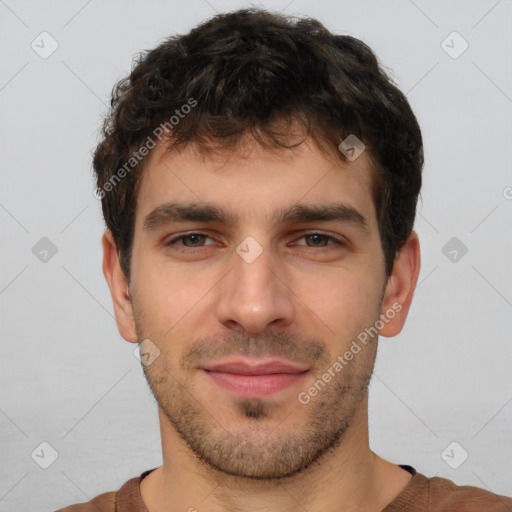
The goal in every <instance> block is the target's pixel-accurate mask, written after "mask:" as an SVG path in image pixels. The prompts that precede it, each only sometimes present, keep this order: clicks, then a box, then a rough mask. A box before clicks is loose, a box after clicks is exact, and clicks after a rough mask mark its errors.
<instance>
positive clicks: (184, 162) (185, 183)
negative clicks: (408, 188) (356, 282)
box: [137, 140, 376, 228]
mask: <svg viewBox="0 0 512 512" xmlns="http://www.w3.org/2000/svg"><path fill="white" fill-rule="evenodd" d="M373 172H374V171H373V169H372V165H371V160H370V158H369V157H368V156H367V155H366V154H365V153H362V154H361V155H360V156H359V157H358V158H357V159H356V160H354V161H352V162H348V161H347V162H344V161H342V160H341V159H339V158H336V157H335V156H331V155H327V154H325V153H324V152H322V151H321V150H320V149H319V148H318V147H317V146H316V145H315V144H314V143H312V142H311V141H310V140H309V141H306V142H304V143H303V144H301V145H300V146H299V147H296V148H293V149H281V148H279V149H274V148H272V149H268V148H264V147H262V146H261V145H259V144H258V143H256V142H251V141H249V142H245V143H244V144H243V145H240V146H238V147H237V148H236V149H234V150H233V149H232V150H222V151H214V152H206V153H205V152H202V151H201V150H200V148H198V146H197V145H195V144H193V143H190V144H188V145H187V146H185V147H183V148H180V149H179V150H176V149H174V150H166V148H165V147H164V146H163V145H162V144H161V145H159V146H157V147H156V148H155V149H154V150H153V152H152V154H151V155H149V158H148V160H147V161H146V163H145V168H144V170H143V171H142V173H143V174H142V177H141V181H140V186H139V191H138V198H137V219H138V220H140V219H141V218H143V217H145V216H146V215H147V214H148V213H150V212H151V211H152V210H153V209H154V208H156V207H158V206H160V205H164V204H166V203H169V202H178V201H186V202H188V203H190V202H193V203H196V204H201V203H204V204H209V205H215V206H218V207H219V208H223V209H224V210H225V211H226V212H228V211H229V214H230V215H229V216H230V218H231V220H233V219H234V220H235V221H236V220H237V219H238V216H240V217H243V216H246V217H247V218H248V219H251V220H256V219H259V221H261V222H265V223H271V222H273V221H275V219H276V218H279V214H282V213H283V211H284V210H287V209H289V208H290V207H292V206H293V205H297V204H303V203H307V204H316V205H321V204H325V203H329V204H339V203H343V204H345V205H347V206H348V207H352V208H353V209H355V210H358V211H360V212H364V216H365V217H367V218H368V223H369V227H370V228H373V224H375V221H376V218H375V209H374V205H373V200H372V193H371V185H372V179H373V176H372V175H373ZM281 217H282V215H281Z"/></svg>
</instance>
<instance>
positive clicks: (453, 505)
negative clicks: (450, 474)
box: [428, 477, 512, 512]
mask: <svg viewBox="0 0 512 512" xmlns="http://www.w3.org/2000/svg"><path fill="white" fill-rule="evenodd" d="M428 480H429V511H430V510H431V511H432V512H445V511H446V512H452V511H457V512H483V511H485V512H512V498H511V497H508V496H502V495H499V494H494V493H492V492H490V491H487V490H485V489H481V488H479V487H473V486H469V485H457V484H455V483H454V482H452V481H451V480H448V479H446V478H439V477H433V478H429V479H428Z"/></svg>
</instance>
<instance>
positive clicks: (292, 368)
mask: <svg viewBox="0 0 512 512" xmlns="http://www.w3.org/2000/svg"><path fill="white" fill-rule="evenodd" d="M204 369H205V370H207V371H212V372H223V373H233V374H236V375H271V374H273V373H302V372H304V371H306V370H307V367H304V366H302V367H301V366H296V365H293V364H291V363H287V362H284V361H278V360H273V361H267V362H249V361H248V360H244V361H227V362H223V363H218V364H213V365H209V366H205V367H204Z"/></svg>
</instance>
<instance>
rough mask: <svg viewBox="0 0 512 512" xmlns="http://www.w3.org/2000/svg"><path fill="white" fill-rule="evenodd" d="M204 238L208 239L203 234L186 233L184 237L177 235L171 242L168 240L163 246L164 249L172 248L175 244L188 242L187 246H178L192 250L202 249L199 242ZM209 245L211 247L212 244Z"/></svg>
mask: <svg viewBox="0 0 512 512" xmlns="http://www.w3.org/2000/svg"><path fill="white" fill-rule="evenodd" d="M205 238H210V237H209V236H208V235H206V234H204V233H196V232H194V233H186V234H184V235H179V236H177V237H175V238H172V239H171V240H168V241H166V242H164V245H165V246H166V247H169V246H173V245H176V243H177V242H178V241H180V240H181V241H182V242H184V241H186V240H190V242H191V244H190V245H188V244H186V243H185V244H180V247H190V248H194V247H203V245H202V244H201V243H200V242H201V240H203V241H204V239H205ZM209 245H212V244H209Z"/></svg>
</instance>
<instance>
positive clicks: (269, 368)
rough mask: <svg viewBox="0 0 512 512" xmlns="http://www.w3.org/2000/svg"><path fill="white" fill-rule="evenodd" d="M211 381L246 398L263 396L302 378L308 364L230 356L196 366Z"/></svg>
mask: <svg viewBox="0 0 512 512" xmlns="http://www.w3.org/2000/svg"><path fill="white" fill-rule="evenodd" d="M200 370H202V371H203V372H204V373H205V374H206V376H207V377H208V378H209V379H211V380H212V381H213V382H214V383H215V384H217V385H218V386H220V387H221V388H223V389H226V390H227V391H230V392H231V393H234V394H236V395H238V396H243V397H247V398H250V397H252V398H255V397H258V396H266V395H270V394H273V393H277V392H279V391H283V390H285V389H287V388H289V387H291V386H293V385H298V384H299V383H300V382H302V380H303V378H304V376H305V375H306V374H307V373H308V367H306V366H303V365H297V364H294V363H291V362H288V361H284V360H277V359H262V360H254V359H252V360H251V359H247V358H245V359H240V358H238V359H231V360H225V361H221V362H218V363H215V364H211V365H207V366H204V367H202V368H200Z"/></svg>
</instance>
